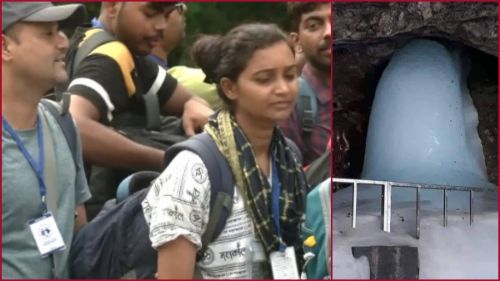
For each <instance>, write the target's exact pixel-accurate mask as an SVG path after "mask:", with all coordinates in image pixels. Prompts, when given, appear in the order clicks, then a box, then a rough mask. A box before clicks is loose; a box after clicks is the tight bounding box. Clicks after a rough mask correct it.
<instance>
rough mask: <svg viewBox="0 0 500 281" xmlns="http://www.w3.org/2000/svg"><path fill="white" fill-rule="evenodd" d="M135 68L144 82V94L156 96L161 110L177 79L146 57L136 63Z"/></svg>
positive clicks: (170, 95)
mask: <svg viewBox="0 0 500 281" xmlns="http://www.w3.org/2000/svg"><path fill="white" fill-rule="evenodd" d="M137 68H138V70H139V72H140V73H141V75H142V79H143V81H144V85H145V89H144V91H145V93H152V94H155V95H157V96H158V102H159V105H160V110H161V108H163V105H165V103H167V102H168V100H169V99H170V97H172V95H173V94H174V92H175V89H176V88H177V84H178V82H177V79H175V78H174V77H172V75H170V74H169V73H167V72H166V71H165V69H164V68H163V67H161V66H160V65H158V64H157V63H155V62H154V61H153V60H151V59H150V58H147V57H144V59H143V60H139V61H137ZM160 112H161V111H160ZM167 113H168V112H167Z"/></svg>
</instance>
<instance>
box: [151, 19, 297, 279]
mask: <svg viewBox="0 0 500 281" xmlns="http://www.w3.org/2000/svg"><path fill="white" fill-rule="evenodd" d="M193 50H194V53H195V55H198V59H197V61H198V62H199V63H200V66H201V68H202V69H203V71H204V72H205V74H206V75H207V81H209V82H214V83H216V84H217V88H218V93H219V95H220V97H221V99H222V100H223V101H224V104H225V107H224V108H223V109H222V110H220V111H218V112H217V113H216V114H214V116H213V117H212V118H211V120H210V121H209V123H208V124H207V126H206V127H205V131H206V132H207V133H208V134H209V135H210V136H211V137H212V138H213V139H214V141H215V143H216V144H217V147H218V148H219V151H220V152H221V153H222V154H223V155H224V156H225V158H226V159H227V160H228V162H229V164H230V167H231V171H232V173H233V176H234V179H235V184H236V186H235V195H234V198H233V203H234V204H233V209H232V212H231V214H230V216H229V218H228V220H227V222H226V225H225V228H224V229H223V231H222V233H221V235H220V236H219V237H217V238H216V239H215V241H213V242H212V243H210V244H209V245H208V248H207V250H206V251H205V253H203V258H202V259H200V260H198V261H197V260H196V256H197V252H198V250H200V249H201V243H202V242H201V236H202V234H203V233H204V231H205V229H206V226H207V223H208V217H209V212H210V210H209V208H210V182H209V179H208V175H207V168H206V166H205V164H204V163H203V161H202V160H201V158H200V157H199V156H198V155H196V154H194V153H192V152H190V151H182V152H180V153H179V154H178V155H177V156H176V157H175V158H174V159H173V160H172V162H171V163H170V164H169V166H168V167H167V168H166V169H165V171H163V173H162V174H161V176H160V177H159V178H158V179H157V180H156V181H155V183H154V186H153V188H151V191H150V192H149V194H148V196H147V197H146V199H145V200H144V202H143V208H144V214H145V217H146V221H147V222H148V224H149V227H150V238H151V241H152V244H153V247H154V248H156V249H157V250H158V277H159V278H169V279H170V278H171V279H178V278H193V275H194V272H195V269H198V270H199V272H200V273H201V275H202V276H203V277H204V278H210V279H213V278H221V279H234V278H252V279H262V278H267V279H269V278H271V270H270V262H269V256H270V255H271V254H272V253H273V252H276V251H282V252H284V251H285V249H287V250H288V249H289V248H291V247H293V248H292V250H291V251H290V252H292V253H294V252H295V251H296V252H297V253H299V256H300V246H301V239H300V235H299V224H300V219H301V216H302V214H303V210H304V193H305V191H306V188H307V184H306V181H305V177H304V173H303V170H302V166H301V164H300V163H299V162H298V161H297V157H296V155H295V153H294V152H293V151H292V149H291V148H290V147H289V145H288V144H287V142H286V141H285V138H284V136H283V135H282V134H281V131H280V130H279V128H278V127H277V126H276V124H277V122H278V121H280V120H284V119H286V118H288V116H289V115H290V113H291V111H292V110H293V109H294V106H295V99H296V96H297V93H298V83H297V66H296V64H295V59H294V50H293V48H292V46H291V45H290V43H289V42H288V40H287V36H286V35H285V34H284V33H283V32H282V31H281V30H280V29H279V28H278V27H277V26H276V25H272V24H245V25H240V26H238V27H236V28H234V29H232V30H231V31H229V32H228V33H227V34H226V35H224V36H205V37H202V38H200V39H199V40H198V41H197V42H196V43H195V45H194V46H193ZM294 250H295V251H294ZM294 254H295V253H294ZM299 263H300V261H299ZM292 266H295V268H296V267H297V265H292Z"/></svg>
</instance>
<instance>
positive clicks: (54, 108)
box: [41, 97, 78, 167]
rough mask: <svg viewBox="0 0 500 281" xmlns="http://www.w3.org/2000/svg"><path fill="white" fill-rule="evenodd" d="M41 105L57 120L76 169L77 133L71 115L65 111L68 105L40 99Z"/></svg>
mask: <svg viewBox="0 0 500 281" xmlns="http://www.w3.org/2000/svg"><path fill="white" fill-rule="evenodd" d="M65 100H67V98H66V97H64V98H63V101H65ZM41 103H42V104H43V105H44V106H45V108H46V109H47V110H48V111H49V112H50V114H52V116H54V118H55V119H56V120H57V123H58V124H59V126H60V127H61V130H62V132H63V134H64V137H65V138H66V141H67V143H68V146H69V149H70V150H71V154H72V155H73V161H74V162H75V167H78V163H77V161H76V159H77V157H76V155H77V151H76V149H77V145H76V142H77V137H78V136H77V133H76V127H75V123H74V122H73V118H71V114H70V113H69V112H68V111H67V108H68V105H67V103H65V104H64V105H61V104H59V103H57V102H55V101H52V100H48V99H42V100H41Z"/></svg>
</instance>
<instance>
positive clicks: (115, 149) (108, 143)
mask: <svg viewBox="0 0 500 281" xmlns="http://www.w3.org/2000/svg"><path fill="white" fill-rule="evenodd" d="M70 112H71V115H72V116H73V118H74V119H75V121H76V123H77V125H78V128H79V131H80V136H81V139H82V150H83V158H84V160H85V161H88V162H90V163H92V164H96V165H101V166H105V167H106V166H107V167H116V168H126V169H134V170H155V171H160V170H161V169H162V168H163V156H164V152H163V151H162V150H160V149H156V148H152V147H148V146H145V145H142V144H139V143H136V142H134V141H132V140H129V139H127V138H126V137H124V136H122V135H120V134H119V133H117V132H115V131H114V130H112V129H110V128H108V127H106V126H105V125H103V124H101V123H99V122H98V120H99V119H100V113H99V111H98V109H97V108H96V106H95V105H94V104H93V103H92V102H90V101H89V100H88V99H86V98H84V97H82V96H80V95H71V103H70Z"/></svg>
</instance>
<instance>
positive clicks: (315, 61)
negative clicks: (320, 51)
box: [307, 56, 331, 74]
mask: <svg viewBox="0 0 500 281" xmlns="http://www.w3.org/2000/svg"><path fill="white" fill-rule="evenodd" d="M307 60H308V61H309V63H310V64H311V65H312V67H314V68H315V69H316V70H318V71H319V72H321V73H324V74H330V72H331V62H330V61H329V62H328V63H327V62H326V61H325V60H322V59H321V58H319V57H318V56H311V57H309V58H307Z"/></svg>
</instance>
